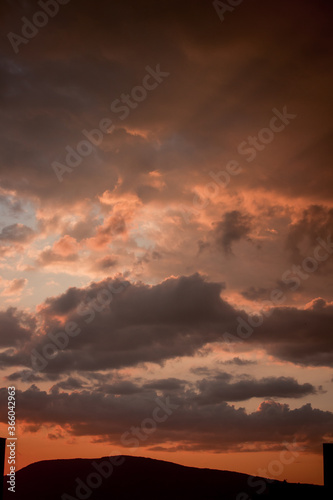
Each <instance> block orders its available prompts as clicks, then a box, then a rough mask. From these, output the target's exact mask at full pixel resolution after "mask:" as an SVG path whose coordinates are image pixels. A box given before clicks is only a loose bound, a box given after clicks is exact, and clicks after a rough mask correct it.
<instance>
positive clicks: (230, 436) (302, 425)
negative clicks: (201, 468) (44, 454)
mask: <svg viewBox="0 0 333 500" xmlns="http://www.w3.org/2000/svg"><path fill="white" fill-rule="evenodd" d="M156 397H157V396H156V394H154V393H151V394H148V395H147V396H146V397H142V395H135V394H130V395H113V394H103V393H100V392H99V393H95V392H88V391H85V392H83V393H81V394H80V393H77V392H73V393H71V394H67V393H61V392H53V393H52V394H48V393H46V392H44V391H40V390H39V389H38V388H37V387H36V386H32V387H31V388H30V389H28V390H26V391H24V392H22V391H17V403H18V405H19V408H20V419H21V422H23V421H25V422H26V423H27V424H29V425H41V424H54V425H60V426H62V427H64V428H66V429H67V432H69V433H70V434H72V435H74V436H95V438H96V439H97V441H98V440H100V441H103V442H104V443H105V442H107V441H109V442H110V444H111V443H112V444H113V445H120V444H124V442H123V441H121V436H122V435H123V434H124V433H125V432H128V431H129V430H130V429H131V428H132V426H135V427H141V423H142V422H143V420H144V419H147V418H149V417H151V415H152V412H153V410H154V408H156V401H155V399H156ZM6 398H7V390H6V389H1V390H0V401H1V403H3V404H5V403H6ZM160 401H163V402H168V401H169V402H170V403H171V404H173V405H178V408H176V409H175V410H173V412H172V415H170V416H169V418H168V419H167V420H166V421H165V422H163V423H162V424H159V425H158V429H157V431H156V432H154V433H153V434H151V435H150V436H149V445H151V446H154V445H163V444H165V443H166V442H171V443H172V442H173V443H175V445H176V448H179V449H187V450H212V451H218V450H219V451H222V450H224V451H226V450H244V449H245V448H246V445H244V443H247V445H248V444H249V443H256V445H257V449H260V446H261V445H262V446H263V448H265V446H266V447H267V445H268V446H269V445H271V446H280V447H281V448H283V447H284V445H282V444H281V442H282V441H284V440H285V441H289V442H290V443H291V442H293V440H294V439H295V438H296V439H297V438H298V439H299V440H300V441H301V443H302V444H303V445H304V446H306V447H307V448H308V449H310V450H315V451H319V449H318V448H319V447H318V443H321V442H322V441H323V437H324V436H326V438H327V437H328V436H331V435H332V424H333V414H332V413H331V412H329V411H322V410H319V409H313V408H312V407H311V405H310V404H306V405H304V406H302V407H300V408H296V409H294V410H291V409H290V408H289V406H288V405H286V404H279V403H276V402H273V401H266V402H263V403H261V405H260V407H259V408H258V410H257V411H255V412H253V413H249V414H247V413H246V412H245V410H244V409H243V408H239V409H236V408H235V407H234V406H231V405H228V404H227V403H225V402H223V403H218V404H211V405H207V406H198V405H196V404H193V401H192V399H191V396H189V397H187V396H186V394H184V393H182V392H179V393H178V394H177V395H176V394H174V396H173V397H172V398H170V399H167V398H165V397H160ZM68 408H70V410H71V411H70V412H69V411H68ZM82 415H84V422H83V421H82ZM96 415H98V425H96ZM127 436H128V435H127ZM126 444H127V443H126ZM140 444H146V443H145V442H141V443H140ZM127 445H128V446H131V445H132V446H133V444H131V443H130V442H128V444H127Z"/></svg>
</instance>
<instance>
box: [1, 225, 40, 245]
mask: <svg viewBox="0 0 333 500" xmlns="http://www.w3.org/2000/svg"><path fill="white" fill-rule="evenodd" d="M34 235H35V232H34V231H33V230H32V229H31V228H30V227H27V226H25V225H24V224H11V225H10V226H6V227H4V228H2V230H1V232H0V241H4V242H6V243H27V242H29V241H31V240H32V239H33V237H34Z"/></svg>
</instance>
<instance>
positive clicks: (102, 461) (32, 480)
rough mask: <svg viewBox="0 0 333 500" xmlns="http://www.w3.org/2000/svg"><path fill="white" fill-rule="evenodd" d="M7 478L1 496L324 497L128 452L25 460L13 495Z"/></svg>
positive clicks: (313, 488) (95, 499)
mask: <svg viewBox="0 0 333 500" xmlns="http://www.w3.org/2000/svg"><path fill="white" fill-rule="evenodd" d="M110 461H112V462H113V465H112V464H111V462H110ZM102 476H104V477H102ZM107 476H108V477H107ZM250 478H251V476H250ZM7 479H8V478H7V476H6V477H5V478H4V486H5V488H4V500H8V499H12V498H15V500H76V499H77V500H87V499H88V498H89V499H90V500H109V499H113V498H114V499H117V500H133V499H134V498H139V499H140V500H141V499H142V500H164V499H168V500H170V499H172V500H178V499H179V500H180V499H181V500H187V499H191V500H199V499H200V500H213V499H214V500H229V499H230V500H249V499H251V500H252V499H259V498H260V499H262V500H270V499H274V500H275V499H279V500H280V499H283V500H289V499H298V498H302V500H307V499H316V500H317V499H319V500H321V499H324V498H326V497H325V495H324V487H323V486H317V485H307V484H294V483H287V482H285V481H273V482H271V481H270V482H267V481H266V480H265V479H264V478H258V477H256V478H253V477H252V479H250V480H249V476H248V475H247V474H241V473H238V472H229V471H220V470H214V469H199V468H195V467H186V466H183V465H178V464H175V463H172V462H165V461H161V460H153V459H150V458H142V457H132V456H122V457H103V458H99V459H70V460H46V461H42V462H37V463H34V464H30V465H28V466H27V467H24V468H23V469H21V470H19V471H18V472H17V473H16V492H15V494H13V493H11V492H9V491H8V490H7V486H8V485H7V482H6V481H7ZM249 481H250V482H249ZM89 485H90V486H89ZM263 489H264V491H263ZM259 493H260V494H259ZM65 494H66V495H65Z"/></svg>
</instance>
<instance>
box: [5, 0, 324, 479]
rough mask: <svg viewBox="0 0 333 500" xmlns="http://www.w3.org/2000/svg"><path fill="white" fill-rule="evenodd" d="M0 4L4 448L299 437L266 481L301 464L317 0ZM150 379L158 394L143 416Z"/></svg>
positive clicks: (314, 337)
mask: <svg viewBox="0 0 333 500" xmlns="http://www.w3.org/2000/svg"><path fill="white" fill-rule="evenodd" d="M14 4H15V2H11V1H9V0H8V2H6V6H5V7H2V9H3V16H2V18H1V27H2V32H3V33H4V34H5V39H6V40H5V41H6V43H5V44H3V46H2V47H1V50H0V64H1V69H2V73H3V83H2V84H1V88H0V92H1V94H0V95H1V104H2V111H1V113H2V115H3V120H2V125H1V128H2V130H1V131H2V139H1V151H2V154H1V160H0V300H1V304H0V368H1V369H2V372H1V375H2V384H1V388H0V404H1V407H2V408H6V407H7V387H8V386H15V387H16V396H17V422H18V437H19V444H18V453H19V455H18V466H19V467H23V466H25V465H27V464H29V463H30V462H32V461H38V460H43V459H46V458H48V459H51V458H65V457H79V456H81V457H98V456H100V455H103V454H111V453H112V450H113V449H117V450H119V451H120V452H123V453H126V454H129V453H133V454H142V455H144V456H151V457H155V458H160V459H165V460H170V461H175V462H179V463H182V464H184V465H194V466H199V467H212V468H225V469H228V470H237V471H240V472H248V473H251V474H257V473H258V469H259V468H261V469H264V470H268V467H269V464H271V463H272V462H274V461H276V460H279V456H280V454H281V453H283V452H284V451H285V446H286V445H285V443H292V442H296V443H297V446H298V447H299V452H300V453H299V457H297V460H295V461H293V462H292V463H290V464H288V465H284V467H283V472H281V478H282V479H284V478H286V479H288V480H289V481H297V482H298V481H300V482H305V481H307V482H314V483H318V484H320V483H322V457H321V446H322V443H323V442H330V441H332V437H333V436H332V428H333V427H332V424H333V408H332V397H331V391H332V381H333V375H332V365H333V343H332V335H331V334H330V331H331V325H332V317H333V302H332V279H331V277H332V272H333V245H332V241H331V237H332V233H333V204H332V185H333V177H332V169H331V168H330V165H329V153H330V152H331V136H332V129H331V116H332V110H331V109H330V103H331V88H332V82H331V61H330V51H329V48H330V47H331V44H332V30H331V24H330V15H331V14H332V12H331V10H332V8H331V6H330V5H328V4H327V2H324V1H323V0H320V1H319V2H316V3H314V2H310V1H308V0H306V1H301V0H297V1H295V2H292V5H290V2H287V1H286V0H284V1H282V2H275V3H274V2H273V3H271V2H266V3H265V4H264V5H263V3H262V2H259V0H254V1H252V2H250V3H249V2H242V3H240V4H239V6H237V7H235V8H234V9H233V10H231V11H228V12H226V13H225V15H224V19H221V13H220V16H219V15H218V13H217V12H216V9H215V8H214V6H213V3H212V2H206V1H204V0H199V1H197V2H195V3H194V4H193V2H189V1H187V0H186V1H185V2H177V1H176V0H171V1H170V0H168V1H167V0H165V1H164V0H163V1H162V2H158V3H156V2H153V1H152V0H147V1H144V2H134V1H133V0H125V1H124V2H118V3H116V5H110V2H106V1H101V2H99V5H98V7H97V6H95V5H93V4H92V3H90V2H81V3H80V8H79V12H78V6H77V5H76V4H75V2H70V3H69V4H68V5H66V6H64V7H63V8H62V9H60V11H59V13H58V14H57V16H56V17H55V18H54V19H52V21H51V20H50V22H49V23H48V24H47V26H45V27H44V28H41V29H40V30H39V31H38V33H37V34H36V35H35V36H34V37H31V38H30V39H29V40H28V41H27V42H26V43H18V42H17V39H16V42H15V41H13V40H14V39H13V37H12V36H8V35H7V33H17V34H19V33H23V32H22V19H21V18H22V16H26V18H28V19H32V18H33V16H34V13H35V11H36V8H37V7H36V2H33V1H32V0H29V1H27V2H18V4H19V5H16V4H15V5H14ZM273 4H274V5H273ZM157 399H158V400H159V401H161V400H162V401H164V402H165V401H170V404H171V405H175V406H177V409H175V411H174V412H173V411H172V412H171V414H170V415H169V414H167V417H168V418H166V420H165V421H164V420H163V421H161V422H156V421H154V422H155V423H154V422H153V424H152V423H151V422H150V424H149V422H148V420H149V419H151V418H152V415H153V412H154V411H155V410H156V404H157V403H156V400H157ZM147 419H148V420H147ZM1 422H2V424H1V425H2V427H1V432H2V435H3V436H4V437H6V435H7V430H6V416H5V414H4V416H3V417H2V420H1ZM143 422H146V423H147V422H148V423H147V426H148V427H147V429H148V428H149V425H156V430H155V431H154V432H153V433H152V434H149V441H148V433H149V430H147V433H146V434H144V436H145V438H144V439H142V440H141V441H142V442H141V443H140V447H139V448H138V449H137V450H132V451H131V449H130V448H129V447H127V446H126V443H125V441H126V440H124V438H123V436H124V433H130V435H131V436H132V434H133V432H132V430H131V429H132V428H133V426H134V427H136V426H139V427H141V426H142V425H145V424H144V423H143ZM132 438H133V436H132ZM110 450H111V451H110ZM251 450H256V451H255V452H252V451H251ZM258 475H260V474H259V473H258ZM261 475H265V474H264V473H262V474H261Z"/></svg>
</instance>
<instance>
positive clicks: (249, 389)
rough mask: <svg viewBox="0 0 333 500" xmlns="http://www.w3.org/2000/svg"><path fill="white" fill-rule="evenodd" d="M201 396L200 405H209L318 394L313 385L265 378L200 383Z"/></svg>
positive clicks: (279, 378)
mask: <svg viewBox="0 0 333 500" xmlns="http://www.w3.org/2000/svg"><path fill="white" fill-rule="evenodd" d="M198 388H199V390H200V394H199V395H198V396H197V397H196V398H195V399H196V401H198V403H199V404H203V405H209V404H216V403H220V402H222V401H244V400H247V399H250V398H275V397H277V398H301V397H303V396H307V395H309V394H316V389H315V388H314V386H313V385H311V384H308V383H306V384H299V383H298V382H297V381H296V380H295V379H293V378H290V377H278V378H275V377H265V378H262V379H261V380H254V379H247V380H241V381H239V382H233V383H230V381H229V380H221V379H220V378H219V377H215V378H214V379H211V380H209V379H208V380H207V379H203V380H201V381H200V382H198Z"/></svg>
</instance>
